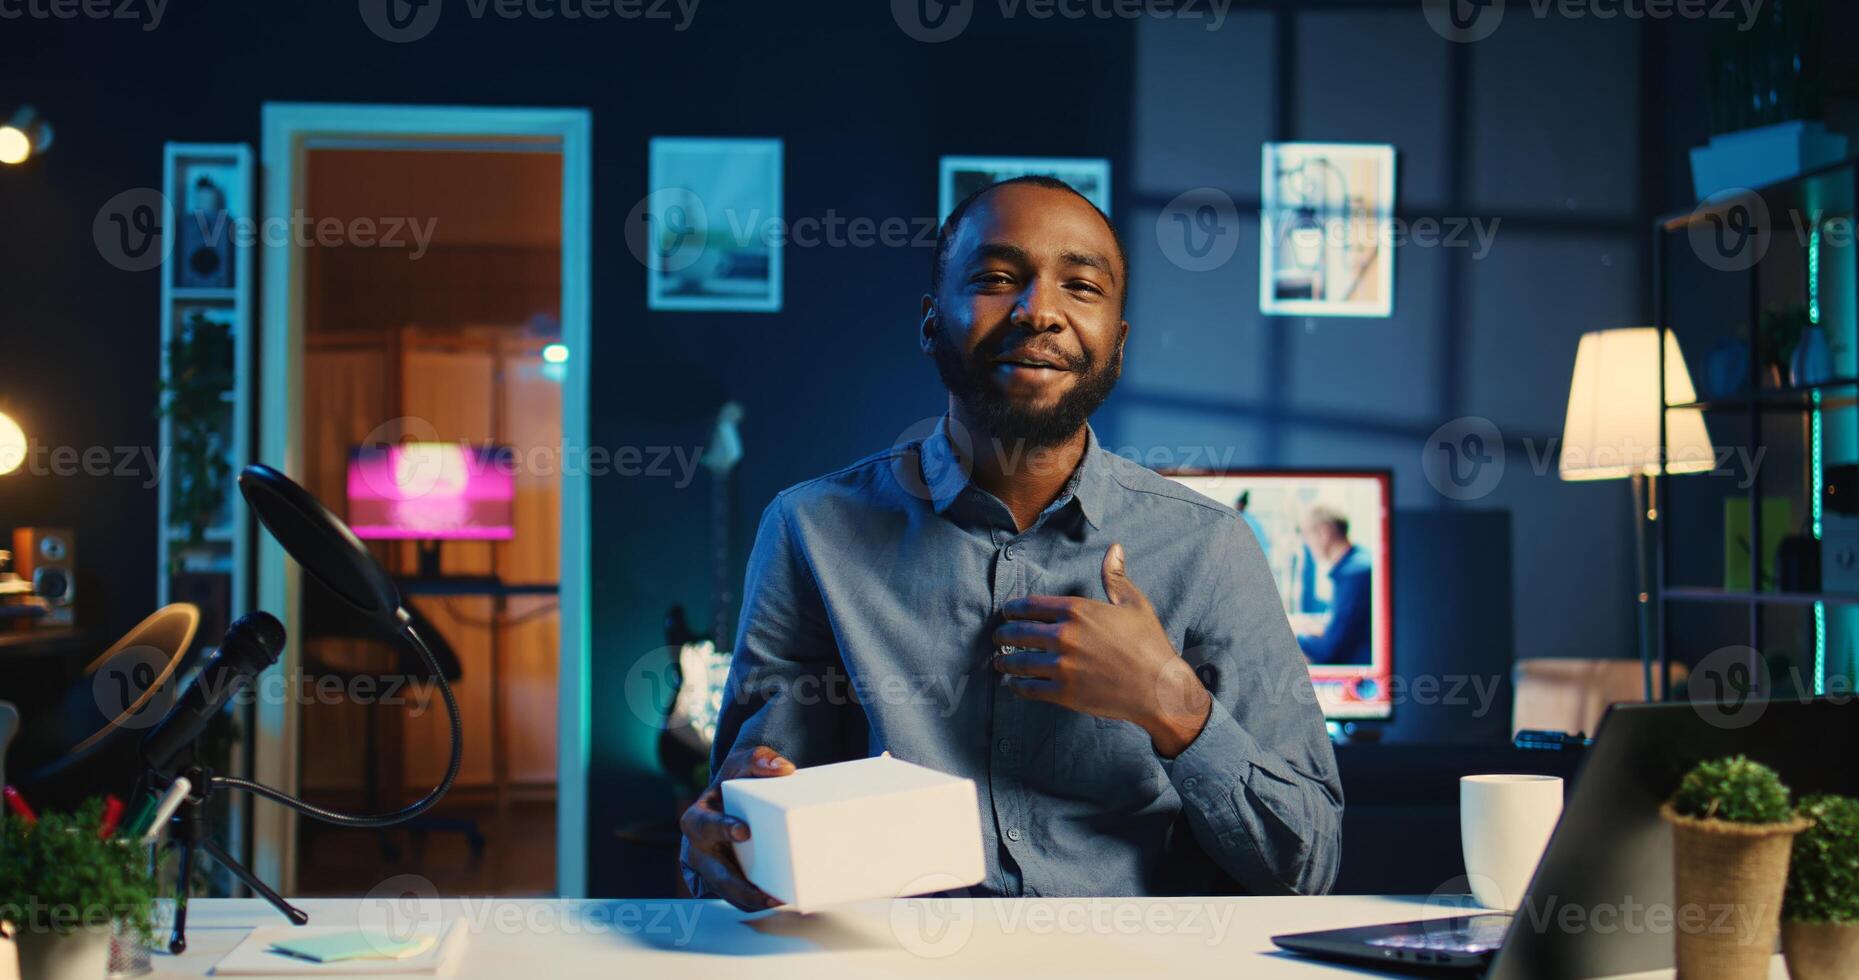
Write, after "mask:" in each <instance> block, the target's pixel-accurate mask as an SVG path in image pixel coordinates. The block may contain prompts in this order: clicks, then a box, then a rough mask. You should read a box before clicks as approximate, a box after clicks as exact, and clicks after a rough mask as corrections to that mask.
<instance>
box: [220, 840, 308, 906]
mask: <svg viewBox="0 0 1859 980" xmlns="http://www.w3.org/2000/svg"><path fill="white" fill-rule="evenodd" d="M200 847H201V849H202V850H205V851H206V852H207V853H208V854H210V855H212V856H213V860H215V861H218V862H219V863H220V864H221V865H222V866H224V867H225V869H226V870H227V871H230V872H232V873H233V874H234V875H237V876H238V878H239V880H240V881H243V882H245V884H246V887H248V888H250V889H251V890H253V891H255V892H257V893H258V894H259V896H260V897H261V898H263V899H264V900H265V901H267V902H270V903H271V906H272V907H273V908H275V909H277V910H278V911H279V912H282V913H283V914H284V917H285V918H287V919H289V920H290V921H291V925H295V926H300V925H303V924H304V923H306V922H308V921H310V913H308V912H305V911H304V910H302V909H300V908H298V907H296V906H295V905H292V904H291V903H289V902H287V901H285V900H284V896H282V895H279V894H278V893H277V891H276V890H275V889H273V888H272V887H271V886H270V885H267V884H265V883H264V882H263V881H261V880H259V877H258V876H257V875H255V874H253V873H252V870H251V869H250V868H247V867H246V866H245V865H243V864H240V863H239V862H237V861H235V860H233V859H232V855H230V854H227V853H226V850H225V848H222V847H220V846H219V844H217V843H215V842H214V841H212V840H202V841H201V842H200Z"/></svg>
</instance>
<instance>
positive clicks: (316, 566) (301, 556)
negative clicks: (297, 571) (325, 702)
mask: <svg viewBox="0 0 1859 980" xmlns="http://www.w3.org/2000/svg"><path fill="white" fill-rule="evenodd" d="M239 492H240V493H241V494H243V495H244V496H245V503H246V505H247V506H249V507H251V508H252V512H253V513H254V514H257V515H258V520H259V523H261V524H263V525H264V526H265V530H267V531H269V532H271V536H272V537H273V538H275V539H276V540H277V542H278V544H280V545H283V546H284V551H285V552H286V553H287V554H289V555H290V556H291V558H292V559H293V560H295V561H296V562H297V564H298V565H300V566H302V567H303V570H304V571H306V572H308V573H310V575H311V577H312V578H315V579H316V580H317V581H318V582H321V583H322V584H323V586H324V587H325V588H327V589H329V591H331V592H333V593H335V594H336V595H337V596H339V597H340V598H341V599H342V601H344V602H346V603H348V604H349V605H351V606H354V607H355V609H356V610H357V611H359V612H361V613H363V614H365V615H368V616H373V617H377V618H379V619H391V618H393V617H394V616H395V614H396V613H398V612H399V611H400V590H399V589H398V588H396V587H395V586H394V580H393V578H392V577H391V576H389V575H388V574H387V570H386V569H384V568H382V567H381V565H380V563H379V562H376V561H375V560H374V556H373V555H371V554H369V553H368V549H367V547H366V546H364V545H363V544H362V543H361V539H360V538H357V537H356V536H355V532H354V531H351V530H349V526H348V525H347V524H344V523H343V522H342V519H341V518H339V517H337V516H336V515H335V514H333V513H331V512H330V510H329V508H327V507H324V506H323V505H322V502H320V501H318V500H317V499H316V498H315V497H314V496H311V494H310V491H308V490H305V489H304V488H302V487H300V486H298V485H297V484H296V483H294V482H292V481H291V479H290V478H289V477H287V476H285V475H284V474H282V473H279V472H278V471H277V470H275V469H272V468H271V467H269V466H265V465H263V464H261V463H254V464H252V465H251V466H247V467H246V468H245V469H244V470H243V471H241V472H240V473H239Z"/></svg>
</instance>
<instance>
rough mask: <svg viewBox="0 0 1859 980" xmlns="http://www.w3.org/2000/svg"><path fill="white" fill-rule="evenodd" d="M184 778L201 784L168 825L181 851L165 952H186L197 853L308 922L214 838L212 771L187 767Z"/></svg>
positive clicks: (295, 919) (297, 920)
mask: <svg viewBox="0 0 1859 980" xmlns="http://www.w3.org/2000/svg"><path fill="white" fill-rule="evenodd" d="M186 775H187V780H188V782H190V783H192V784H193V785H195V786H198V787H200V789H199V790H198V791H189V792H188V795H187V799H186V800H185V801H184V802H183V803H182V804H181V808H180V809H179V810H177V811H175V814H174V818H173V820H172V822H171V823H170V824H169V827H170V830H169V835H168V843H167V847H168V848H169V849H171V850H174V851H177V852H179V854H180V861H179V865H180V868H179V870H178V871H177V872H176V881H175V889H174V929H173V931H172V932H171V933H169V935H168V952H170V953H173V954H175V955H176V956H179V955H180V954H182V953H184V952H186V951H187V893H188V891H189V889H188V884H189V882H190V880H191V878H192V875H193V871H194V856H195V854H197V853H199V852H202V851H204V852H206V855H207V856H208V857H210V858H212V859H213V860H215V861H218V862H219V863H220V866H221V867H223V868H225V869H226V870H227V871H230V872H232V873H233V876H234V877H236V878H238V879H239V880H240V881H243V882H245V886H246V887H247V888H250V889H251V890H252V891H254V892H256V893H258V895H259V896H260V897H261V898H263V899H264V900H265V901H267V902H270V903H271V906H272V908H275V909H277V910H278V911H279V912H281V913H283V915H284V917H285V918H287V919H289V920H290V921H291V925H295V926H300V925H303V924H304V923H306V922H309V921H310V913H308V912H305V911H304V910H302V909H300V908H298V907H297V906H295V905H292V904H291V903H289V902H287V901H285V900H284V896H282V895H279V894H278V893H277V891H276V890H275V889H273V888H272V887H271V886H270V885H267V884H265V883H264V882H263V881H262V880H260V879H259V877H258V875H256V874H254V873H253V872H252V869H250V868H248V867H246V866H245V865H243V864H240V863H239V862H238V860H237V859H235V858H234V857H233V856H232V855H231V854H228V853H226V849H225V848H223V847H221V846H219V843H218V842H217V841H215V840H214V839H213V833H212V827H211V826H210V825H209V823H208V820H207V800H208V799H209V798H210V797H211V796H212V795H213V773H212V770H209V769H203V768H200V767H195V768H192V769H189V770H187V773H186Z"/></svg>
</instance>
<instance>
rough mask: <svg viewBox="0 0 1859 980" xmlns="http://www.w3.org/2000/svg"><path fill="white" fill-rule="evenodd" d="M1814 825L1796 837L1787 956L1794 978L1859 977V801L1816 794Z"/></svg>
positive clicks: (1807, 804)
mask: <svg viewBox="0 0 1859 980" xmlns="http://www.w3.org/2000/svg"><path fill="white" fill-rule="evenodd" d="M1801 815H1802V816H1803V817H1806V818H1808V819H1810V820H1812V821H1814V826H1813V827H1811V828H1809V829H1807V830H1806V831H1803V832H1802V833H1801V835H1800V836H1799V837H1796V838H1795V839H1794V854H1793V856H1792V857H1791V858H1790V860H1789V863H1788V891H1787V894H1786V896H1785V897H1784V898H1783V899H1782V952H1783V953H1784V954H1785V955H1786V956H1787V957H1788V975H1789V976H1790V977H1792V978H1794V980H1834V978H1836V977H1837V978H1850V977H1855V976H1859V800H1855V799H1853V798H1852V797H1849V796H1833V795H1830V794H1829V795H1821V796H1810V797H1807V798H1806V799H1803V800H1802V801H1801Z"/></svg>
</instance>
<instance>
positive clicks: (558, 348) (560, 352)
mask: <svg viewBox="0 0 1859 980" xmlns="http://www.w3.org/2000/svg"><path fill="white" fill-rule="evenodd" d="M542 359H543V360H545V361H548V362H549V363H550V364H566V363H568V345H567V344H550V345H549V346H547V347H544V348H543V349H542Z"/></svg>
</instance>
